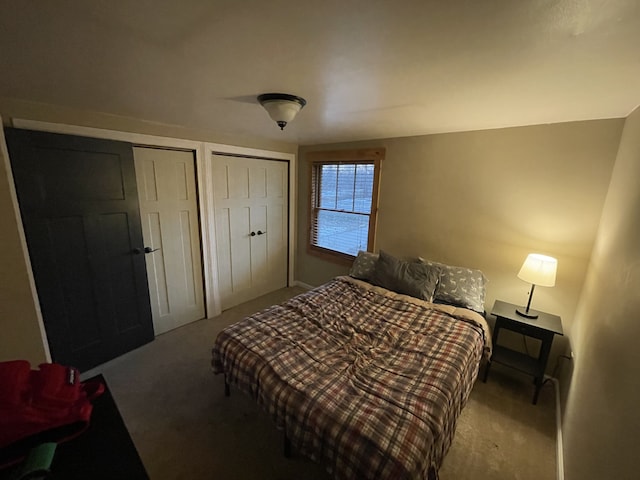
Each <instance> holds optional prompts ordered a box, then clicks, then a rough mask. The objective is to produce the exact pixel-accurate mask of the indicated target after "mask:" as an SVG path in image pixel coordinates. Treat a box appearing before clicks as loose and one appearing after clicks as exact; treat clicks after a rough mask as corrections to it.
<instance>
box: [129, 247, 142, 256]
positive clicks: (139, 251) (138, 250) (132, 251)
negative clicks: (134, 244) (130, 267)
mask: <svg viewBox="0 0 640 480" xmlns="http://www.w3.org/2000/svg"><path fill="white" fill-rule="evenodd" d="M131 253H133V254H134V255H140V254H141V253H142V250H140V249H139V248H134V249H133V250H131Z"/></svg>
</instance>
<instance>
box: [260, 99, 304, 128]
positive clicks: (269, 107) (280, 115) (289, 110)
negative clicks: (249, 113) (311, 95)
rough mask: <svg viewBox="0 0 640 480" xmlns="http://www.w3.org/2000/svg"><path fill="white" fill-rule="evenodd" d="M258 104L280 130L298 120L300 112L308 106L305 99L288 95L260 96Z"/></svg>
mask: <svg viewBox="0 0 640 480" xmlns="http://www.w3.org/2000/svg"><path fill="white" fill-rule="evenodd" d="M258 102H260V105H262V106H263V107H264V109H265V110H266V111H267V113H268V114H269V116H270V117H271V119H272V120H273V121H274V122H276V123H277V124H278V126H279V127H280V130H284V127H285V126H286V125H287V123H289V122H290V121H292V120H293V119H294V118H296V115H297V114H298V112H299V111H300V110H302V107H304V106H305V105H306V104H307V101H306V100H305V99H304V98H302V97H297V96H295V95H289V94H288V93H263V94H262V95H258Z"/></svg>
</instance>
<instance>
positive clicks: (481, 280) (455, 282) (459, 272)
mask: <svg viewBox="0 0 640 480" xmlns="http://www.w3.org/2000/svg"><path fill="white" fill-rule="evenodd" d="M420 262H422V263H424V264H425V265H431V266H433V267H439V268H440V281H439V282H438V285H437V287H436V290H435V293H434V295H433V301H434V302H435V303H446V304H448V305H454V306H456V307H463V308H468V309H470V310H474V311H476V312H478V313H484V299H485V283H486V282H487V278H486V277H485V276H484V274H483V273H482V271H480V270H476V269H473V268H466V267H455V266H452V265H445V264H443V263H438V262H433V261H431V260H425V259H423V258H420Z"/></svg>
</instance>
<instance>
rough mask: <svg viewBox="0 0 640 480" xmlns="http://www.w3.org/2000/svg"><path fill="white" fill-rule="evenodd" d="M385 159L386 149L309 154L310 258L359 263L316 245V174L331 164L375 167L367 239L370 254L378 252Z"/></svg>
mask: <svg viewBox="0 0 640 480" xmlns="http://www.w3.org/2000/svg"><path fill="white" fill-rule="evenodd" d="M384 156H385V149H384V148H374V149H358V150H333V151H318V152H309V153H307V155H306V160H307V162H308V170H309V179H308V180H309V183H308V184H309V198H308V203H307V205H308V206H309V211H308V221H309V228H308V232H307V253H308V254H309V255H313V256H316V257H320V258H322V259H324V260H327V261H330V262H333V263H338V264H341V265H351V264H352V263H353V260H354V259H355V255H349V254H347V253H342V252H338V251H335V250H330V249H327V248H323V247H319V246H317V245H314V244H313V243H312V240H313V228H314V224H315V220H314V219H315V217H316V215H317V213H318V210H319V207H318V206H317V202H318V197H317V195H318V192H317V188H316V185H315V184H314V171H315V169H316V167H317V166H318V165H327V164H362V163H373V165H374V173H373V191H372V194H371V213H369V235H368V238H367V250H368V251H370V252H371V251H373V250H374V248H375V240H376V225H377V219H378V192H379V190H380V170H381V166H382V160H384Z"/></svg>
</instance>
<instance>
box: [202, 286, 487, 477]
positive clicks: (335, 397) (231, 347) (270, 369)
mask: <svg viewBox="0 0 640 480" xmlns="http://www.w3.org/2000/svg"><path fill="white" fill-rule="evenodd" d="M428 300H430V301H427V300H424V299H419V298H415V297H414V296H409V295H406V294H402V293H397V292H395V291H392V290H389V289H387V288H383V287H381V286H377V285H373V284H371V283H369V282H368V281H364V280H361V279H357V278H353V277H351V276H344V277H337V278H335V279H334V280H332V281H330V282H328V283H327V284H325V285H322V286H320V287H318V288H315V289H313V290H311V291H309V292H305V293H303V294H301V295H298V296H296V297H294V298H292V299H290V300H288V301H286V302H284V303H282V304H280V305H274V306H272V307H270V308H267V309H266V310H263V311H261V312H258V313H256V314H254V315H251V316H249V317H247V318H246V319H244V320H242V321H240V322H238V323H236V324H233V325H231V326H229V327H227V328H226V329H224V330H223V331H222V332H220V334H219V335H218V337H217V338H216V341H215V344H214V348H213V351H212V355H213V358H212V366H213V370H214V373H217V374H224V379H225V384H226V385H227V386H228V385H232V386H234V387H235V388H237V389H239V390H241V391H242V392H244V393H246V394H248V395H250V396H251V397H252V398H253V399H255V401H256V402H257V403H258V404H259V405H261V407H262V408H263V409H264V410H265V411H266V412H268V414H269V415H270V416H271V417H272V418H273V420H274V421H275V423H276V426H277V427H278V428H280V429H282V430H284V433H285V438H286V439H287V441H289V442H290V443H291V445H293V446H294V447H295V448H296V450H297V451H299V452H300V453H301V454H303V455H305V456H307V457H309V458H311V459H312V460H314V461H316V462H319V463H320V464H322V465H324V467H325V468H326V469H327V470H328V471H329V472H330V473H331V474H332V476H333V477H334V478H336V479H367V478H371V479H429V480H433V479H437V478H438V469H439V467H440V465H441V463H442V460H443V458H444V456H445V454H446V452H447V450H448V448H449V446H450V444H451V442H452V439H453V434H454V432H455V425H456V420H457V418H458V416H459V414H460V412H461V410H462V408H463V407H464V405H465V403H466V401H467V398H468V396H469V394H470V392H471V389H472V387H473V384H474V382H475V379H476V377H477V374H478V368H479V365H480V362H481V360H482V358H483V357H487V356H488V355H489V354H490V348H491V346H490V345H491V341H490V334H489V328H488V326H487V324H486V322H485V320H484V317H483V316H482V315H480V314H479V313H478V312H475V311H473V310H470V309H468V308H462V307H458V306H453V305H447V304H437V303H432V301H433V300H434V299H433V292H431V296H430V297H429V298H428Z"/></svg>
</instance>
